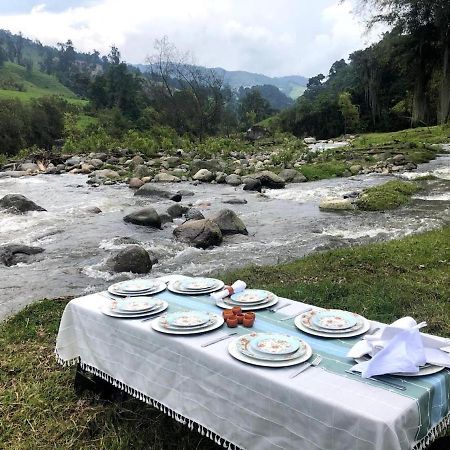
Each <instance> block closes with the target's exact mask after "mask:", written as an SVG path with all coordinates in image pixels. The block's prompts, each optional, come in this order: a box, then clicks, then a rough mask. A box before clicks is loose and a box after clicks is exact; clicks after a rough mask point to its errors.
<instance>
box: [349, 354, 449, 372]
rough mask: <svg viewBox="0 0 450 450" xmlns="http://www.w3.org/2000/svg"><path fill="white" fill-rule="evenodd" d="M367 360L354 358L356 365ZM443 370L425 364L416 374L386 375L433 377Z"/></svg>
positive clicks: (440, 367)
mask: <svg viewBox="0 0 450 450" xmlns="http://www.w3.org/2000/svg"><path fill="white" fill-rule="evenodd" d="M368 359H369V358H368V357H362V358H355V361H356V362H357V363H362V362H365V361H367V360H368ZM444 369H445V367H442V366H434V365H433V364H425V365H424V366H421V367H420V368H419V371H418V372H417V373H389V374H386V375H388V376H395V377H423V376H425V375H433V374H435V373H438V372H440V371H441V370H444Z"/></svg>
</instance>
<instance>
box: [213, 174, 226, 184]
mask: <svg viewBox="0 0 450 450" xmlns="http://www.w3.org/2000/svg"><path fill="white" fill-rule="evenodd" d="M226 179H227V174H226V173H225V172H217V173H216V183H225V180H226Z"/></svg>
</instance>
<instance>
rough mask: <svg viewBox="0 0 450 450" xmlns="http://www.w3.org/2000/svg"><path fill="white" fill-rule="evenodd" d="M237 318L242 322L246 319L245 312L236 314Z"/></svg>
mask: <svg viewBox="0 0 450 450" xmlns="http://www.w3.org/2000/svg"><path fill="white" fill-rule="evenodd" d="M236 317H237V320H238V322H239V323H242V322H243V321H244V314H243V313H237V314H236Z"/></svg>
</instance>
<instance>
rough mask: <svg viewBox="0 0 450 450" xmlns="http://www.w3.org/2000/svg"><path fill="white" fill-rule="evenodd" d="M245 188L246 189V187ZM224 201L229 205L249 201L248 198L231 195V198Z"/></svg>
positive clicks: (242, 203)
mask: <svg viewBox="0 0 450 450" xmlns="http://www.w3.org/2000/svg"><path fill="white" fill-rule="evenodd" d="M244 189H245V187H244ZM222 203H226V204H229V205H245V204H246V203H247V200H245V198H238V197H231V198H227V199H225V200H222Z"/></svg>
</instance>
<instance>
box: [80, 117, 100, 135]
mask: <svg viewBox="0 0 450 450" xmlns="http://www.w3.org/2000/svg"><path fill="white" fill-rule="evenodd" d="M97 124H98V118H97V117H93V116H88V115H87V114H80V115H79V116H78V117H77V122H76V125H77V128H78V129H79V130H81V131H84V130H86V128H87V127H88V126H90V125H97Z"/></svg>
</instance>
